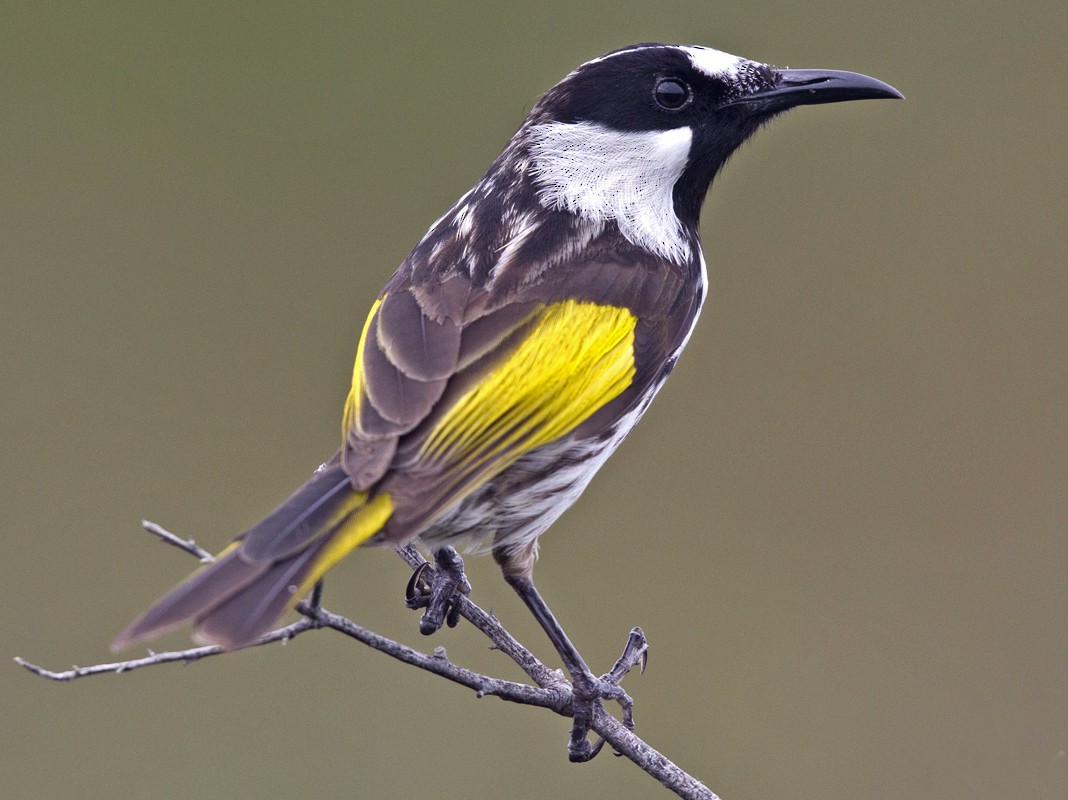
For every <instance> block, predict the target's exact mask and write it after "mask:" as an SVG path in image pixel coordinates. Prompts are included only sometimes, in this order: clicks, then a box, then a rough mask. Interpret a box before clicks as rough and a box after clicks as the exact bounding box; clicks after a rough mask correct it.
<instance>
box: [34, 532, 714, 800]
mask: <svg viewBox="0 0 1068 800" xmlns="http://www.w3.org/2000/svg"><path fill="white" fill-rule="evenodd" d="M142 524H143V526H144V528H145V530H146V531H148V532H149V533H151V534H153V535H154V536H157V537H159V539H160V540H162V541H164V542H166V543H167V544H170V545H173V546H174V547H177V548H178V549H179V550H182V551H183V552H185V553H188V554H189V555H192V556H194V557H195V558H197V559H199V560H200V561H204V562H208V561H213V560H214V557H213V556H212V555H211V553H208V552H207V551H206V550H204V549H202V548H200V547H199V546H198V545H196V543H194V542H193V540H192V539H189V540H186V539H181V538H180V537H178V536H175V535H174V534H173V533H171V532H169V531H167V530H166V529H164V528H163V527H161V526H160V525H157V524H156V523H154V522H149V521H147V520H145V521H143V522H142ZM398 552H399V553H400V555H401V557H402V558H404V560H405V561H407V562H408V564H409V566H411V567H412V568H416V567H419V566H421V565H423V564H425V563H426V559H424V558H423V556H422V555H421V554H420V553H419V551H418V550H417V549H416V548H415V547H412V546H410V545H409V546H408V547H405V548H402V549H400V550H398ZM321 583H322V582H321V581H320V583H319V584H317V585H316V587H315V588H314V589H313V591H312V593H311V595H310V597H309V599H308V600H305V601H302V602H300V603H298V604H297V611H298V612H299V613H301V614H302V615H303V618H302V619H300V620H298V621H297V622H294V623H292V624H291V625H287V626H285V627H283V628H279V629H277V630H275V631H272V632H271V633H268V634H267V635H265V636H263V637H262V638H261V639H260V640H259V641H257V642H256V643H255V645H252V646H253V647H256V646H260V645H265V644H273V643H275V642H287V641H289V640H290V639H292V638H294V637H295V636H298V635H300V634H302V633H304V632H305V631H309V630H315V629H318V628H329V629H331V630H334V631H337V632H338V633H341V634H344V635H345V636H348V637H350V638H352V639H355V640H356V641H358V642H362V643H363V644H366V645H367V646H369V647H372V648H374V649H375V650H378V651H380V652H383V653H385V654H386V655H388V656H391V657H393V658H395V659H397V660H398V661H401V662H403V663H405V664H410V665H411V666H414V667H418V668H419V669H424V670H427V671H428V672H432V673H434V674H435V675H440V676H441V677H443V678H446V679H447V680H450V681H452V682H453V683H458V684H460V685H461V686H466V687H467V688H469V689H472V690H473V691H474V692H475V694H476V696H477V697H485V696H491V697H499V698H501V699H502V700H506V701H509V702H513V703H521V704H523V705H530V706H538V707H540V708H547V709H549V710H551V711H554V712H556V713H557V714H560V715H561V716H564V717H570V716H571V715H572V707H571V698H572V688H571V684H570V683H569V682H568V681H567V680H566V679H565V678H564V676H563V674H562V673H561V672H560V671H558V670H553V669H550V668H549V667H547V666H546V665H545V664H543V663H542V662H541V661H539V660H538V659H537V658H536V657H535V656H534V655H533V654H532V653H531V652H530V651H529V650H527V649H526V648H525V647H524V646H523V645H522V644H520V643H519V642H518V641H517V640H516V639H515V637H513V636H512V635H511V634H510V633H508V631H507V630H505V628H504V627H503V626H502V625H501V624H500V622H498V620H497V618H496V617H495V616H494V615H493V614H491V613H488V612H486V611H484V610H483V609H482V608H480V607H479V606H477V605H475V604H474V603H472V602H471V600H470V599H469V598H468V597H466V596H464V595H458V596H457V598H456V601H455V602H456V607H457V610H458V611H459V613H460V616H462V617H463V618H464V619H466V620H468V621H469V622H470V623H471V624H472V625H474V626H475V627H476V628H478V630H480V631H481V632H482V633H483V634H485V635H486V637H487V638H489V640H490V641H491V642H492V643H493V649H495V650H500V651H501V652H502V653H504V654H505V655H507V656H508V657H509V658H511V659H512V660H513V661H514V662H515V663H516V664H517V665H518V666H519V667H520V668H521V669H522V670H523V671H524V672H525V673H526V674H527V675H528V676H529V677H530V679H531V680H532V681H534V683H535V684H537V685H536V686H529V685H527V684H525V683H517V682H515V681H509V680H504V679H501V678H494V677H492V676H489V675H483V674H481V673H478V672H474V671H472V670H469V669H466V668H464V667H461V666H458V665H456V664H454V663H452V662H451V661H449V658H448V656H447V655H446V653H445V648H444V647H437V648H435V649H434V652H433V653H432V654H427V653H423V652H421V651H419V650H416V649H414V648H411V647H408V646H407V645H405V644H401V643H400V642H397V641H394V640H393V639H389V638H387V637H385V636H381V635H379V634H377V633H374V632H373V631H370V630H368V629H366V628H364V627H363V626H361V625H358V624H357V623H355V622H353V621H352V620H350V619H348V618H347V617H343V616H340V615H338V614H334V613H331V612H330V611H327V610H326V609H325V608H323V607H322V605H321V599H322V585H321ZM225 652H227V651H226V650H223V649H222V648H220V647H216V646H207V647H192V648H189V649H187V650H174V651H168V652H163V653H152V652H150V653H149V655H148V656H145V657H144V658H137V659H132V660H129V661H119V662H114V663H109V664H95V665H93V666H90V667H77V666H76V667H73V668H72V669H69V670H66V671H63V672H53V671H51V670H48V669H45V668H44V667H41V666H38V665H37V664H33V663H30V662H29V661H26V660H25V659H22V658H18V657H16V658H15V663H16V664H18V665H19V666H21V667H23V668H25V669H27V670H29V671H30V672H32V673H33V674H35V675H38V676H40V677H42V678H47V679H48V680H53V681H72V680H76V679H78V678H84V677H89V676H91V675H101V674H104V673H113V674H121V673H124V672H130V671H132V670H135V669H141V668H142V667H151V666H156V665H157V664H169V663H182V664H189V663H192V662H194V661H199V660H200V659H202V658H207V657H209V656H216V655H221V654H223V653H225ZM645 652H646V644H645V637H644V634H642V633H641V630H640V629H638V628H635V629H634V630H633V631H631V635H630V638H629V640H628V643H627V647H626V648H625V649H624V652H623V655H622V656H621V657H620V659H619V661H617V662H616V664H615V666H614V667H613V668H612V670H611V672H610V673H609V674H610V675H613V676H615V677H616V678H617V679H618V678H622V676H623V675H624V674H625V673H626V672H627V671H628V670H629V669H630V668H631V667H633V666H637V665H641V668H642V671H644V668H645ZM591 729H592V730H593V731H595V732H596V733H597V734H598V735H599V736H601V737H603V738H604V740H605V741H606V742H608V744H610V745H611V746H612V748H613V749H614V750H615V752H616V753H617V754H618V755H622V756H626V757H627V758H629V759H630V760H631V761H633V762H634V763H635V764H636V765H638V767H640V768H641V769H642V770H644V771H645V772H647V773H648V774H649V775H651V776H652V777H654V778H656V779H657V780H658V781H660V783H662V784H663V785H664V786H665V787H667V788H668V789H670V790H671V791H672V792H674V793H675V794H677V795H678V796H679V797H683V798H687V800H719V798H718V797H717V795H715V794H714V793H713V792H711V791H710V790H709V789H708V788H707V787H706V786H705V785H704V784H702V783H701V782H700V781H698V780H697V779H696V778H694V777H693V776H692V775H689V774H688V773H686V772H685V771H683V770H682V769H680V768H679V767H678V766H676V765H675V764H674V763H672V762H671V761H670V760H669V759H668V758H667V757H665V756H664V755H663V754H661V753H659V752H658V751H656V750H655V749H653V748H652V747H650V746H649V745H648V744H647V743H646V742H645V741H643V740H642V739H640V738H639V737H638V736H636V735H635V734H634V732H633V731H631V730H629V729H627V728H626V727H625V726H624V725H623V723H622V722H620V721H619V720H618V719H616V718H615V717H613V716H612V715H611V714H609V713H608V712H607V711H605V710H604V709H603V708H598V709H597V710H596V711H595V714H594V719H593V721H592V725H591Z"/></svg>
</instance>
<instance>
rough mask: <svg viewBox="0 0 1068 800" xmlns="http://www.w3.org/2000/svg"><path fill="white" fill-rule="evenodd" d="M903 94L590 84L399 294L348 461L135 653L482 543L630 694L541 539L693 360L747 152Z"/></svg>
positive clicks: (650, 51)
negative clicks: (808, 120) (541, 565)
mask: <svg viewBox="0 0 1068 800" xmlns="http://www.w3.org/2000/svg"><path fill="white" fill-rule="evenodd" d="M900 96H901V95H900V94H899V93H898V92H897V91H896V90H895V89H893V88H892V87H890V86H888V85H887V84H885V83H882V82H880V81H877V80H875V79H873V78H869V77H866V76H864V75H859V74H856V73H850V72H840V71H833V70H797V69H776V68H774V67H772V66H769V65H767V64H762V63H758V62H755V61H749V60H746V59H744V58H737V57H735V56H732V55H728V54H726V53H722V52H719V51H717V50H712V49H707V48H702V47H685V46H677V45H665V44H641V45H635V46H632V47H627V48H624V49H620V50H616V51H614V52H612V53H608V54H607V55H604V56H601V57H600V58H595V59H593V60H592V61H589V62H587V63H585V64H583V65H582V66H580V67H579V68H578V69H576V70H574V71H573V72H572V73H570V74H569V75H567V76H566V77H565V78H564V79H563V80H562V81H560V83H558V84H557V85H556V86H554V87H553V88H552V89H550V90H549V91H548V92H547V93H546V94H545V95H544V97H542V98H541V100H540V101H539V102H538V103H537V104H536V105H535V106H534V108H533V110H532V111H531V112H530V114H529V116H527V118H526V120H525V121H524V122H523V124H522V125H521V126H520V128H519V130H518V131H517V132H516V133H515V135H514V136H512V138H511V139H510V140H509V142H508V143H507V145H506V146H505V148H504V151H503V152H502V153H501V154H500V155H499V156H498V157H497V159H496V160H495V161H493V163H492V164H490V166H489V169H488V170H487V171H486V173H485V175H484V176H483V177H482V178H481V179H480V180H479V181H478V182H477V183H476V184H475V185H474V186H473V187H472V188H471V189H470V190H469V191H468V192H467V193H466V194H464V195H463V196H462V197H461V198H460V199H459V200H457V201H456V204H455V205H453V206H452V208H450V209H449V210H448V211H446V212H445V213H444V214H443V215H442V216H441V218H440V219H438V220H437V221H436V222H435V223H434V224H433V225H431V226H430V230H429V231H427V233H426V235H425V236H424V237H423V238H422V240H421V241H420V242H419V243H418V244H416V246H415V248H414V249H413V250H412V252H411V254H410V255H409V256H408V257H407V258H406V259H405V261H404V263H402V264H401V265H400V268H399V269H398V270H397V271H396V272H395V273H394V274H393V276H392V277H391V278H390V279H389V280H388V282H387V283H386V285H385V287H384V288H383V289H382V291H381V293H380V294H379V296H378V299H377V300H376V301H375V302H374V304H373V306H372V307H371V309H370V312H369V313H368V315H367V317H366V322H365V323H364V325H363V328H362V334H361V336H360V338H359V343H358V346H357V348H356V361H355V366H354V368H353V373H352V388H351V391H350V393H349V396H348V400H347V402H346V403H345V409H344V415H343V439H342V444H341V447H340V449H339V450H338V452H337V453H336V454H334V456H333V457H332V458H331V459H330V460H329V461H327V462H326V463H325V464H324V465H322V467H320V469H319V470H318V471H317V472H316V473H315V474H314V475H313V476H312V478H311V479H310V480H309V481H308V482H307V483H306V484H304V485H303V486H302V487H300V488H299V489H298V490H297V491H296V492H295V493H294V494H293V495H292V496H291V497H290V498H289V499H288V500H286V501H285V502H284V503H283V504H282V505H281V506H279V507H278V508H277V509H276V510H275V511H274V512H272V513H271V514H270V515H269V516H267V517H266V518H265V519H264V520H262V521H260V522H258V523H257V524H255V525H253V526H252V527H251V528H249V529H248V530H247V531H245V532H244V533H243V534H241V535H240V536H239V537H237V539H236V540H235V541H234V542H233V543H232V544H231V545H230V546H229V547H227V548H226V549H224V550H223V551H222V552H221V553H220V555H219V557H218V559H217V560H216V561H215V562H214V563H213V564H211V565H209V566H206V567H204V568H203V569H201V570H200V571H198V572H196V573H195V574H194V575H192V576H191V577H190V578H188V579H187V580H186V581H185V582H184V583H182V584H180V585H179V586H178V587H177V588H176V589H174V590H173V591H172V592H171V593H170V594H168V595H167V596H165V597H164V598H163V599H162V600H160V601H159V602H158V603H156V605H154V606H153V607H152V608H151V609H149V610H148V611H147V612H146V613H145V614H144V615H143V616H142V617H140V618H139V619H138V620H137V621H135V622H134V623H133V624H132V625H131V626H130V627H129V628H127V629H126V630H125V631H123V632H122V633H121V634H120V635H119V636H118V637H117V639H116V640H115V644H114V646H115V647H116V648H121V647H126V646H128V645H130V644H133V643H135V642H139V641H142V640H145V639H148V638H151V637H154V636H157V635H159V634H161V633H163V632H165V631H169V630H171V629H173V628H175V627H176V626H180V625H182V624H184V623H186V622H189V621H192V622H193V624H194V626H195V630H196V635H197V637H198V638H199V639H200V640H203V641H206V642H213V643H216V644H219V645H222V646H223V647H226V648H237V647H241V646H244V645H248V644H250V643H252V642H254V641H255V640H256V639H257V638H258V637H259V636H261V635H262V634H264V633H265V632H267V631H268V630H270V629H271V627H272V626H274V625H275V624H276V622H277V621H278V619H279V617H280V616H281V615H282V614H283V612H285V611H286V609H288V608H290V607H292V606H293V605H294V604H295V602H296V601H297V600H299V599H300V598H301V597H303V596H304V595H306V593H307V592H308V591H309V590H310V589H311V588H312V586H313V585H314V584H315V583H316V582H317V581H318V580H319V579H320V578H321V577H322V576H323V574H324V573H325V572H326V571H327V570H328V569H330V568H331V567H332V566H334V565H335V564H336V563H337V562H338V561H339V560H340V559H341V558H343V557H344V556H346V555H347V554H348V553H350V552H351V551H352V550H354V549H355V548H357V547H359V546H361V545H364V544H377V545H388V546H400V545H404V544H407V543H410V542H413V541H416V540H419V541H421V542H422V543H424V544H425V545H427V546H428V547H430V548H432V549H434V550H438V549H440V548H443V547H445V546H447V545H465V546H471V545H474V546H475V547H476V548H479V549H482V550H485V551H488V552H490V553H492V554H493V557H494V558H495V559H496V561H497V563H498V564H499V565H500V567H501V569H502V570H503V572H504V575H505V577H506V579H507V580H508V582H509V583H510V584H511V585H512V586H513V587H514V588H515V589H516V590H517V591H518V593H519V594H520V596H521V597H522V598H523V600H524V601H525V602H526V604H527V605H528V606H529V607H530V609H531V610H532V611H533V612H534V614H535V616H536V617H537V618H538V620H539V622H540V623H541V624H542V626H543V627H544V628H545V629H546V632H547V633H548V634H549V636H550V638H551V639H552V641H553V643H554V645H555V646H556V648H557V650H558V651H559V653H560V656H561V658H562V659H563V661H564V664H565V666H566V667H567V668H568V670H569V671H570V672H571V675H572V679H573V680H574V683H575V692H576V698H577V702H580V704H581V703H582V702H585V703H587V704H589V703H593V702H597V701H598V700H599V699H600V698H603V697H609V696H617V695H614V694H613V692H615V691H617V690H614V689H612V687H605V686H604V685H603V681H601V680H600V679H597V678H594V677H593V675H592V674H591V673H590V671H589V668H588V667H587V666H586V664H585V662H584V661H583V660H582V658H581V656H580V655H579V654H578V652H577V651H576V650H575V648H574V647H573V646H572V645H571V643H570V642H569V641H568V639H567V637H566V635H565V634H564V632H563V630H562V629H561V628H560V626H559V624H557V622H556V620H555V619H554V618H553V616H552V614H551V613H550V612H549V609H548V607H547V606H546V605H545V603H544V601H543V600H542V598H541V597H540V595H539V594H538V592H537V590H536V589H535V587H534V583H533V580H532V572H533V568H534V562H535V560H536V558H537V553H538V537H539V536H541V534H542V533H544V532H545V530H546V529H547V528H548V527H549V526H550V525H551V524H552V523H553V522H554V521H555V520H556V519H557V517H559V516H560V515H561V514H562V513H563V512H564V511H565V510H566V509H567V508H568V507H569V506H570V505H571V504H572V503H573V502H575V500H577V499H578V497H579V495H580V494H581V493H582V491H583V489H585V488H586V485H587V484H588V483H589V481H590V479H591V478H592V477H593V476H594V474H595V473H596V472H597V470H598V469H599V468H600V466H601V465H602V464H603V463H604V462H605V460H606V459H607V458H608V457H609V456H610V455H611V454H612V453H613V452H614V451H615V450H616V448H617V447H618V446H619V444H620V443H621V442H622V441H623V439H624V438H625V437H626V436H627V434H628V433H629V432H630V430H631V428H632V427H633V426H634V424H635V423H636V422H637V421H638V419H639V418H641V416H642V415H643V414H644V413H645V411H646V409H647V408H648V407H649V404H650V402H651V401H652V399H653V397H654V396H655V395H656V393H657V391H658V390H659V389H660V387H661V385H663V383H664V381H665V380H666V379H667V377H668V375H669V373H670V372H671V370H672V368H673V367H674V366H675V362H676V360H677V359H678V357H679V354H680V353H681V352H682V349H683V348H684V347H685V345H686V342H687V340H688V339H689V337H690V333H691V332H692V330H693V327H694V323H695V322H696V320H697V316H698V313H699V311H700V310H701V304H702V301H703V300H704V298H705V289H706V275H705V263H704V258H703V256H702V254H701V244H700V240H699V236H698V218H699V215H700V211H701V205H702V202H703V200H704V197H705V194H706V192H707V191H708V188H709V185H710V184H711V182H712V180H713V178H714V177H715V176H716V173H717V171H718V170H719V169H720V167H721V166H723V164H724V162H725V161H726V160H727V158H728V157H729V156H730V155H731V153H732V152H733V151H734V150H735V149H737V148H738V146H739V145H741V144H742V142H743V141H745V140H746V139H747V138H748V137H749V136H750V135H751V134H752V133H753V132H754V131H756V130H757V129H758V128H759V127H760V126H761V125H762V124H763V123H765V122H767V121H768V120H769V119H771V118H772V117H774V116H776V115H778V114H780V113H781V112H783V111H786V110H787V109H790V108H793V107H794V106H798V105H807V104H817V103H833V102H839V101H845V100H859V99H865V98H894V97H900ZM440 624H441V620H440V619H436V620H435V621H434V622H432V623H431V625H429V626H425V627H429V628H430V629H433V628H434V627H437V626H440ZM579 716H580V715H577V716H576V719H577V720H578V717H579ZM587 720H588V715H587ZM582 728H583V724H582V723H581V722H579V721H577V722H576V730H575V731H574V733H573V741H572V756H573V757H574V758H576V759H581V758H583V757H586V756H588V755H589V749H588V747H587V746H586V745H584V742H585V734H586V731H585V730H584V729H582Z"/></svg>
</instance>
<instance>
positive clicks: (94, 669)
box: [15, 618, 318, 681]
mask: <svg viewBox="0 0 1068 800" xmlns="http://www.w3.org/2000/svg"><path fill="white" fill-rule="evenodd" d="M316 627H318V626H317V625H316V624H315V622H314V621H313V620H311V619H308V618H304V619H301V620H297V621H296V622H294V623H293V624H292V625H286V626H285V627H284V628H279V629H278V630H275V631H271V632H270V633H268V634H267V635H266V636H264V637H263V638H262V639H260V640H259V641H258V642H256V643H255V644H253V645H251V646H252V647H259V646H260V645H263V644H273V643H275V642H288V641H289V640H290V639H292V638H293V637H294V636H297V635H298V634H301V633H304V631H309V630H312V629H313V628H316ZM226 652H227V651H226V650H223V649H222V648H221V647H217V646H215V645H205V646H204V647H190V648H189V649H188V650H168V651H166V652H163V653H153V652H152V651H151V650H150V651H149V654H148V655H147V656H145V657H144V658H134V659H131V660H129V661H116V662H114V663H111V664H94V665H93V666H91V667H79V666H74V667H72V668H71V669H68V670H66V671H64V672H53V671H52V670H50V669H45V668H44V667H41V666H38V665H37V664H32V663H30V662H29V661H27V660H26V659H24V658H19V657H18V656H15V663H16V664H18V665H19V666H20V667H25V668H26V669H28V670H29V671H30V672H32V673H33V674H34V675H40V676H41V677H42V678H48V680H50V681H73V680H75V679H76V678H87V677H89V676H90V675H103V674H105V673H108V672H113V673H115V674H116V675H119V674H121V673H123V672H132V671H133V670H135V669H141V668H142V667H154V666H156V665H157V664H173V663H175V662H181V663H183V664H191V663H193V662H194V661H200V659H202V658H207V657H208V656H218V655H222V654H223V653H226Z"/></svg>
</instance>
